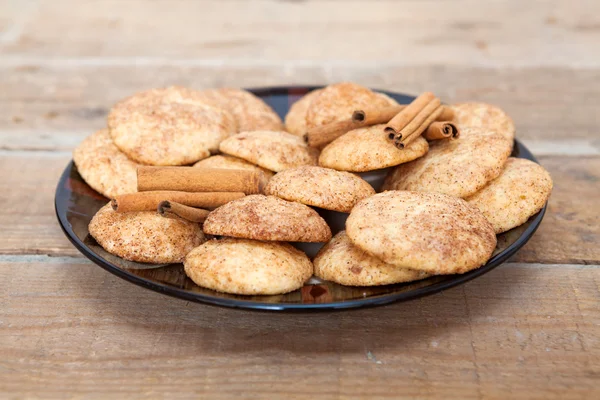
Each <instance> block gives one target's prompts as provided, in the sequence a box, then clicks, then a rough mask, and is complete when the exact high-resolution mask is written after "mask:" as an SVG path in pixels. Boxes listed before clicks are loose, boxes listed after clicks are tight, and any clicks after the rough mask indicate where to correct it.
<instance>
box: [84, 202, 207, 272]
mask: <svg viewBox="0 0 600 400" xmlns="http://www.w3.org/2000/svg"><path fill="white" fill-rule="evenodd" d="M89 232H90V235H92V237H93V238H94V239H96V241H97V242H98V244H100V246H102V247H103V248H104V250H106V251H108V252H109V253H111V254H114V255H116V256H119V257H121V258H124V259H126V260H130V261H137V262H142V263H152V264H164V263H178V262H182V261H183V259H184V257H185V256H186V254H187V253H189V252H190V251H191V250H192V249H193V248H194V247H196V246H198V245H200V244H201V243H202V242H204V240H205V238H204V234H203V233H202V230H201V229H200V225H198V224H196V223H194V222H189V221H185V220H183V219H180V218H165V217H161V216H160V215H159V214H158V213H156V212H154V211H138V212H128V213H118V212H116V211H114V210H113V209H112V207H111V205H110V203H109V204H107V205H105V206H104V207H102V208H101V209H100V210H99V211H98V212H97V213H96V215H94V218H92V220H91V222H90V225H89Z"/></svg>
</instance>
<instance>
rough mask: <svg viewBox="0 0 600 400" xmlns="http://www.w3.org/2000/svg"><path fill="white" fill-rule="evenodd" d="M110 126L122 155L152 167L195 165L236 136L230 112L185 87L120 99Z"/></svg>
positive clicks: (234, 122) (109, 120) (152, 91)
mask: <svg viewBox="0 0 600 400" xmlns="http://www.w3.org/2000/svg"><path fill="white" fill-rule="evenodd" d="M108 127H109V129H110V134H111V136H112V138H113V140H114V142H115V145H116V146H117V147H118V148H119V149H120V150H121V151H123V152H124V153H125V154H127V156H128V157H130V158H131V159H133V160H135V161H137V162H140V163H144V164H150V165H185V164H191V163H194V162H196V161H198V160H200V159H202V158H206V157H208V156H209V155H210V152H211V151H216V150H217V149H218V147H219V143H220V142H221V141H222V140H223V139H225V138H226V137H228V136H230V135H231V134H233V133H235V132H237V122H236V120H235V118H234V117H233V116H232V115H231V114H230V113H229V112H228V111H226V110H224V109H222V108H219V107H218V106H216V105H215V104H211V102H210V101H209V100H208V99H207V98H206V97H203V96H202V93H200V92H197V91H194V90H191V89H186V88H182V87H169V88H166V89H151V90H147V91H145V92H140V93H137V94H135V95H133V96H131V97H128V98H126V99H125V100H122V101H121V102H119V103H117V104H116V105H115V106H114V107H113V108H112V110H111V111H110V114H109V115H108Z"/></svg>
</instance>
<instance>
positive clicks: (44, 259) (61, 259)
mask: <svg viewBox="0 0 600 400" xmlns="http://www.w3.org/2000/svg"><path fill="white" fill-rule="evenodd" d="M0 263H46V264H70V263H75V264H90V265H91V264H92V262H91V261H90V260H88V259H87V258H84V257H83V256H81V257H77V256H56V257H55V256H49V255H44V254H0ZM502 265H503V266H504V267H513V268H514V267H519V266H523V265H526V266H528V267H533V268H578V269H580V268H599V267H600V264H542V263H528V262H506V263H504V264H502Z"/></svg>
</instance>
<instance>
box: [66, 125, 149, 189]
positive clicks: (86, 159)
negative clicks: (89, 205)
mask: <svg viewBox="0 0 600 400" xmlns="http://www.w3.org/2000/svg"><path fill="white" fill-rule="evenodd" d="M73 162H75V165H76V166H77V171H78V172H79V175H81V177H82V178H83V180H84V181H85V182H86V183H87V184H88V185H90V186H91V187H92V189H94V190H95V191H97V192H99V193H101V194H102V195H104V196H106V197H108V198H114V197H115V196H119V195H122V194H127V193H134V192H137V177H136V169H137V167H138V165H140V164H138V163H136V162H135V161H131V160H130V159H129V158H127V156H126V155H125V154H124V153H122V152H121V151H120V150H119V149H118V148H117V146H115V144H114V143H113V141H112V138H111V137H110V134H109V133H108V130H106V129H102V130H99V131H98V132H96V133H94V134H93V135H90V136H88V137H87V138H85V139H84V140H83V142H81V144H80V145H79V146H77V148H76V149H75V150H74V151H73Z"/></svg>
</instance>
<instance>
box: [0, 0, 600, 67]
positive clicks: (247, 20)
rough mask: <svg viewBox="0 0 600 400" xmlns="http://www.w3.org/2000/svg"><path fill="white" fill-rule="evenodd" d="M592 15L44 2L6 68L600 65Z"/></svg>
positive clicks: (510, 6)
mask: <svg viewBox="0 0 600 400" xmlns="http://www.w3.org/2000/svg"><path fill="white" fill-rule="evenodd" d="M0 10H1V11H3V12H6V11H4V10H3V9H0ZM114 10H119V12H118V13H115V12H114ZM594 11H599V8H598V3H597V2H595V1H594V0H587V1H583V0H582V1H578V2H575V3H568V2H564V1H560V0H554V1H546V2H538V3H536V4H535V6H532V7H522V4H521V2H520V1H519V0H507V1H502V2H492V3H488V2H479V1H473V0H460V1H454V2H445V1H438V2H435V3H434V4H432V3H430V2H422V1H418V0H412V1H395V0H382V1H349V2H339V1H302V2H297V1H277V2H274V1H252V2H246V1H243V0H237V1H227V2H226V3H223V2H221V1H218V0H214V1H195V2H190V1H169V0H162V1H152V2H147V1H144V0H128V1H127V2H126V3H123V2H122V1H119V0H113V1H102V2H86V3H82V4H78V6H77V7H73V4H72V2H71V1H68V0H45V1H40V3H39V5H38V7H37V9H36V10H34V11H33V12H32V15H31V18H30V19H29V20H28V21H26V23H24V26H23V28H22V33H21V34H20V35H19V36H18V38H17V39H16V40H14V41H11V42H10V43H6V44H4V46H3V47H2V48H0V50H1V51H2V53H3V54H4V57H3V58H4V59H5V60H8V61H10V60H11V58H12V57H13V56H14V57H16V58H17V59H19V58H21V57H23V56H25V57H27V56H30V57H32V58H36V59H44V58H47V57H52V58H82V57H83V58H85V57H98V58H102V59H103V60H106V59H110V58H113V59H117V60H118V59H120V58H125V59H127V60H131V61H134V60H135V59H136V58H139V59H141V60H140V61H143V60H144V59H146V58H151V59H152V58H160V59H167V60H168V59H173V58H179V59H198V58H201V59H213V60H225V59H227V60H244V61H251V62H255V61H256V60H260V62H265V61H266V62H271V61H288V60H303V61H309V62H314V61H317V62H319V63H320V62H323V61H330V60H337V61H340V60H343V61H344V62H357V63H364V62H368V63H379V62H387V63H394V64H401V65H422V64H444V65H502V66H522V65H533V66H540V65H576V66H598V65H599V64H600V59H598V57H597V55H596V47H597V39H598V32H599V28H598V24H599V23H600V19H598V13H597V12H594ZM157 33H159V34H157ZM515 43H517V44H518V46H515Z"/></svg>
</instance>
